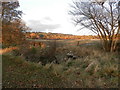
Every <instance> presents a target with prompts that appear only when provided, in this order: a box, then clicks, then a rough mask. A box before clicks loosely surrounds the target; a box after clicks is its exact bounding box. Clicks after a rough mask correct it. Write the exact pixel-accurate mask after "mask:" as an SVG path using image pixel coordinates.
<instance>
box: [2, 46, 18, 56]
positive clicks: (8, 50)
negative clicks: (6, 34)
mask: <svg viewBox="0 0 120 90" xmlns="http://www.w3.org/2000/svg"><path fill="white" fill-rule="evenodd" d="M16 49H18V47H10V48H5V49H0V55H2V54H4V53H8V52H11V51H12V50H16Z"/></svg>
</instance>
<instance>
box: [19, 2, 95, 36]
mask: <svg viewBox="0 0 120 90" xmlns="http://www.w3.org/2000/svg"><path fill="white" fill-rule="evenodd" d="M19 3H20V8H19V9H20V10H22V11H23V13H24V15H23V16H22V19H23V20H24V21H25V23H26V25H27V26H28V27H30V28H31V31H35V32H52V33H64V34H73V35H88V34H93V33H92V32H90V30H88V29H86V28H85V29H83V30H79V31H78V29H79V27H80V26H79V27H78V26H75V25H74V24H73V21H72V19H71V16H70V15H69V14H68V12H69V10H70V4H72V0H19Z"/></svg>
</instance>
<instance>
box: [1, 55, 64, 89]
mask: <svg viewBox="0 0 120 90" xmlns="http://www.w3.org/2000/svg"><path fill="white" fill-rule="evenodd" d="M62 84H63V83H62V79H61V77H59V76H56V75H55V74H54V73H52V72H51V71H50V70H49V69H45V68H42V67H41V65H39V64H37V65H36V64H34V63H31V62H26V61H24V60H22V59H21V58H18V57H12V56H8V55H3V87H4V88H11V87H12V88H31V87H61V86H64V85H62Z"/></svg>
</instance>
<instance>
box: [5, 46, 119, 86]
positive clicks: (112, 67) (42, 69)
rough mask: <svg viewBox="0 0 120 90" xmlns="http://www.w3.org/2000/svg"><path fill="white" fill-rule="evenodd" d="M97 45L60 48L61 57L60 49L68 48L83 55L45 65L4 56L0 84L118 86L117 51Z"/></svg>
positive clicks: (60, 51)
mask: <svg viewBox="0 0 120 90" xmlns="http://www.w3.org/2000/svg"><path fill="white" fill-rule="evenodd" d="M97 48H98V46H94V45H93V48H88V46H86V47H85V46H84V45H83V46H81V47H73V46H70V47H68V46H67V48H64V47H59V48H58V54H60V55H59V56H60V58H62V57H61V56H62V54H65V51H64V50H63V49H65V50H66V49H68V50H71V51H73V52H75V53H76V55H80V56H83V57H81V58H78V59H76V60H71V59H69V60H68V61H66V62H64V61H62V62H61V63H60V64H53V63H49V64H46V65H45V66H42V65H41V64H35V63H32V62H27V61H25V60H24V59H23V58H20V57H15V56H11V55H3V87H8V88H10V87H12V88H15V87H17V88H31V87H70V88H76V87H78V88H87V87H88V88H99V87H104V88H106V87H107V88H116V87H118V76H119V77H120V74H119V73H118V61H119V60H120V56H119V54H117V53H105V52H103V51H100V50H97Z"/></svg>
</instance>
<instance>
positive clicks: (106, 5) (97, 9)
mask: <svg viewBox="0 0 120 90" xmlns="http://www.w3.org/2000/svg"><path fill="white" fill-rule="evenodd" d="M71 7H72V8H71V10H70V14H71V15H72V16H73V20H74V22H75V23H76V24H77V25H79V24H80V25H82V26H83V27H82V28H84V27H85V28H89V29H90V30H91V31H93V32H94V33H96V34H97V35H98V36H99V38H100V39H101V41H102V44H103V48H104V50H105V51H109V52H112V51H115V49H116V43H117V37H118V33H119V31H120V28H119V27H118V0H114V2H112V1H110V0H94V1H93V0H77V1H73V5H71Z"/></svg>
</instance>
